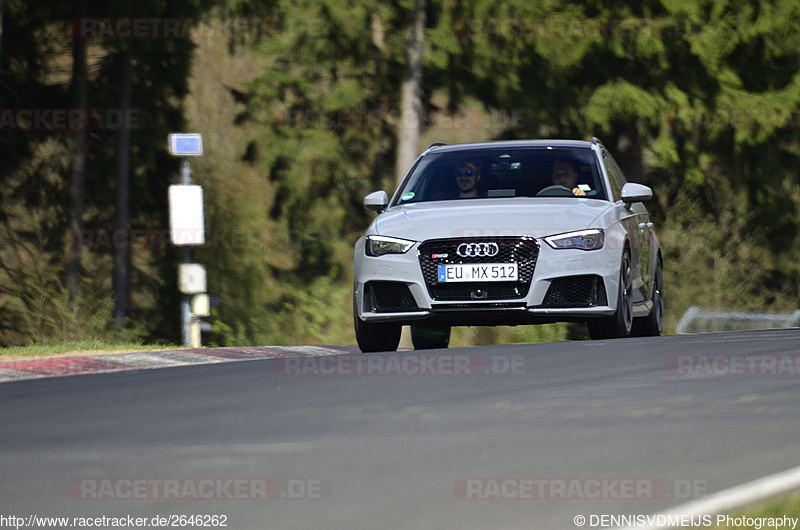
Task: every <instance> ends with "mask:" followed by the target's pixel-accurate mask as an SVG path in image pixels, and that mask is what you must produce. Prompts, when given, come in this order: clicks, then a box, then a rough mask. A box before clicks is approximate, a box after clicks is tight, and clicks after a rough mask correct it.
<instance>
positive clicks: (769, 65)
mask: <svg viewBox="0 0 800 530" xmlns="http://www.w3.org/2000/svg"><path fill="white" fill-rule="evenodd" d="M0 12H1V13H2V20H1V21H0V27H2V33H1V34H0V109H2V110H0V112H2V115H0V345H2V346H12V345H21V344H29V343H32V342H57V341H70V340H81V339H90V338H91V339H94V338H100V339H105V340H112V341H113V340H120V339H124V340H137V341H144V342H154V343H159V342H173V343H174V342H179V341H180V322H179V320H180V312H179V302H180V298H179V295H178V293H177V265H178V263H179V262H180V259H181V251H180V250H178V249H175V248H173V247H171V245H169V244H167V243H166V241H165V238H164V237H163V236H161V235H159V234H160V231H161V230H163V229H165V228H167V227H168V203H167V187H168V186H169V185H170V184H175V183H178V181H179V168H180V164H179V161H178V160H176V159H175V158H173V157H171V156H170V155H169V154H168V153H167V145H166V139H167V135H168V134H169V133H170V132H178V131H186V132H200V133H202V134H203V135H204V140H205V156H203V157H202V158H199V159H195V160H193V161H192V170H193V177H194V180H195V182H197V183H199V184H201V185H202V186H203V187H204V191H205V201H206V203H205V215H206V228H207V229H208V230H209V244H207V245H206V247H205V248H201V249H198V250H195V251H193V259H194V260H195V261H197V262H199V263H203V264H205V265H206V267H207V270H208V279H209V293H210V294H211V295H212V296H214V297H215V298H217V299H218V300H219V304H218V305H217V306H215V307H214V308H213V314H212V317H210V318H208V319H206V320H207V321H208V322H210V323H211V324H212V331H211V332H209V333H206V334H205V336H204V342H205V343H206V344H218V345H234V344H260V345H269V344H273V345H277V344H302V343H328V344H343V343H344V344H352V343H353V342H354V334H353V331H352V313H351V290H352V247H353V243H354V242H355V240H356V239H357V237H358V235H359V233H360V232H361V231H362V230H363V229H364V228H365V227H366V225H367V224H368V222H369V219H370V217H371V215H373V214H370V213H368V212H366V211H365V210H364V209H363V207H362V205H361V200H362V198H363V196H364V195H366V194H367V193H369V192H371V191H374V190H377V189H387V190H391V189H393V186H394V184H395V181H396V179H397V170H396V168H395V165H396V161H397V157H398V144H399V142H400V139H401V137H402V136H403V134H404V133H405V132H407V130H408V129H409V128H413V127H414V124H413V123H410V121H411V122H413V121H414V120H410V121H409V120H408V119H407V118H408V116H404V115H403V113H402V112H401V111H399V109H401V108H403V107H404V105H405V101H404V99H403V97H404V96H403V90H402V86H403V83H404V80H407V79H408V73H409V67H411V66H413V65H412V64H410V61H409V57H413V55H410V54H409V52H410V50H412V47H411V44H413V39H412V31H411V28H412V25H413V22H414V20H417V21H422V23H423V24H424V33H423V34H422V39H421V41H420V46H421V47H420V52H421V63H420V70H419V76H418V78H417V80H418V82H419V85H418V89H417V90H416V92H415V93H416V94H417V96H418V97H419V98H420V105H421V108H422V109H423V112H422V114H423V118H424V119H422V120H421V121H420V123H421V130H420V131H419V133H420V138H419V139H418V145H417V152H418V151H419V150H420V149H422V148H424V146H425V145H427V144H428V143H430V142H433V141H444V142H462V141H473V140H487V139H501V138H503V139H507V138H547V137H559V138H574V139H589V138H591V137H592V136H597V137H599V138H600V139H601V140H602V141H603V142H604V143H605V144H606V145H607V146H608V147H609V148H610V149H611V151H612V152H613V153H614V154H615V156H616V157H617V159H618V160H619V161H620V163H621V164H622V166H623V169H624V171H625V172H626V175H627V177H628V179H629V180H632V181H636V182H641V183H644V184H647V185H648V186H651V187H652V188H653V190H654V192H655V199H654V200H653V201H652V202H651V203H650V204H649V208H650V210H651V213H652V214H653V216H654V218H655V221H656V222H657V226H658V227H659V230H660V236H661V238H662V242H663V246H664V258H665V259H664V263H665V283H666V300H667V314H666V328H667V329H666V331H667V332H671V331H672V330H674V326H675V323H676V322H677V320H678V319H679V318H680V316H681V314H682V312H683V311H684V310H685V309H686V308H688V307H689V306H691V305H699V306H702V307H707V308H727V309H743V310H758V311H768V312H781V311H793V310H795V309H797V302H798V292H799V291H800V273H799V271H798V263H799V262H800V244H799V243H800V240H799V239H798V227H800V178H798V167H800V136H799V135H798V132H800V110H798V109H799V108H800V4H798V3H797V2H795V1H793V0H772V1H766V0H764V1H758V0H753V1H741V0H670V1H667V0H660V1H656V0H644V1H638V0H637V1H622V0H596V1H591V0H590V1H585V2H579V3H578V2H568V1H559V0H551V1H547V2H528V1H527V0H509V1H506V2H502V3H497V2H494V1H490V0H427V1H425V0H416V1H414V0H402V1H401V0H367V1H359V2H348V1H345V0H318V1H316V2H304V1H284V0H272V1H269V0H268V1H263V2H259V1H255V0H176V1H169V2H166V1H162V0H144V1H138V2H132V1H126V0H111V1H98V0H74V1H72V2H68V1H55V0H37V1H36V2H31V1H28V0H0ZM415 15H417V16H416V17H415ZM135 18H146V19H160V20H173V21H175V20H177V21H178V22H179V23H180V24H181V27H182V28H184V29H185V28H189V29H192V31H187V32H186V33H185V34H181V35H179V36H168V35H165V34H163V33H158V32H157V31H155V32H152V33H150V34H145V35H144V36H141V35H140V36H139V37H138V38H126V37H125V36H124V35H120V34H119V33H116V34H115V33H113V32H112V33H111V34H106V35H101V34H100V33H99V32H98V33H92V32H91V31H89V32H88V33H87V29H86V28H87V27H88V26H81V25H80V22H81V21H86V20H95V21H97V20H99V21H101V22H102V21H103V20H105V21H106V22H108V21H111V22H112V24H113V23H114V21H119V20H125V19H135ZM231 21H238V22H237V23H238V24H240V25H239V26H238V28H239V29H238V30H236V29H235V28H236V27H237V26H233V25H231V24H230V22H231ZM93 27H96V26H93ZM97 27H101V26H97ZM232 28H233V29H232ZM87 37H90V38H87ZM412 71H413V70H412ZM31 109H38V110H36V111H37V112H39V113H40V115H41V112H42V111H43V110H45V109H54V110H58V109H79V110H80V111H81V112H84V113H85V115H86V116H91V120H89V122H90V123H88V124H87V125H86V126H81V127H77V126H76V127H70V126H62V125H59V124H58V123H56V122H54V121H53V120H50V122H49V123H40V124H38V125H39V126H37V127H34V126H29V125H26V123H25V122H22V123H20V120H19V119H18V118H20V116H21V115H22V114H20V112H21V111H24V110H31ZM120 115H122V116H124V117H126V119H124V120H123V121H122V122H121V125H120V123H118V122H115V121H114V119H116V118H117V117H119V116H120ZM82 116H83V114H82ZM117 228H123V229H126V230H129V232H128V233H131V234H139V235H140V237H139V239H137V240H136V241H135V244H133V245H131V246H130V247H127V246H126V245H115V244H113V243H110V244H109V243H108V242H105V241H103V240H102V234H104V233H106V231H113V230H115V229H117ZM142 234H144V235H143V236H142ZM580 335H581V334H580V332H579V331H576V330H575V329H574V326H573V327H570V326H568V325H550V326H538V327H520V328H498V329H480V328H478V329H462V330H458V331H457V332H456V333H455V335H454V339H453V341H452V343H453V344H454V345H468V344H480V343H485V342H490V341H491V342H525V341H528V342H532V341H538V340H558V339H564V338H572V337H578V336H580Z"/></svg>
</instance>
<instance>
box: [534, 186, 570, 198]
mask: <svg viewBox="0 0 800 530" xmlns="http://www.w3.org/2000/svg"><path fill="white" fill-rule="evenodd" d="M536 196H537V197H573V196H574V194H573V193H572V190H571V189H569V188H567V187H566V186H559V185H557V184H556V185H554V186H547V187H546V188H544V189H542V190H541V191H539V193H537V194H536Z"/></svg>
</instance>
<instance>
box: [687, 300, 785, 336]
mask: <svg viewBox="0 0 800 530" xmlns="http://www.w3.org/2000/svg"><path fill="white" fill-rule="evenodd" d="M797 327H800V309H798V310H797V311H795V312H794V313H754V312H747V311H715V310H711V309H703V308H700V307H697V306H692V307H690V308H689V309H687V310H686V312H685V313H684V314H683V316H682V317H681V319H680V321H679V322H678V325H677V327H676V328H675V332H676V333H678V334H679V335H687V334H690V333H716V332H721V331H754V330H760V329H789V328H797Z"/></svg>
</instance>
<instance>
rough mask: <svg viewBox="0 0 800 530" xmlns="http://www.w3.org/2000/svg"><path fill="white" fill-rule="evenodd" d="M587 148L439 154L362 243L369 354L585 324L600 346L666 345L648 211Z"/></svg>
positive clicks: (371, 199)
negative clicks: (498, 330)
mask: <svg viewBox="0 0 800 530" xmlns="http://www.w3.org/2000/svg"><path fill="white" fill-rule="evenodd" d="M652 195H653V194H652V191H651V189H650V188H648V187H647V186H644V185H641V184H635V183H629V182H626V180H625V177H624V175H623V174H622V171H621V170H620V169H619V166H618V165H617V163H616V162H615V161H614V159H613V157H612V156H611V154H610V153H609V151H608V150H607V149H606V148H605V147H604V146H603V144H602V143H601V142H599V141H598V140H597V139H596V138H593V139H592V141H574V140H531V141H504V142H486V143H474V144H461V145H444V144H433V145H431V146H430V147H428V149H426V150H425V152H424V153H422V155H420V156H419V158H417V160H416V162H415V163H414V165H413V167H412V168H411V169H410V170H409V171H408V173H407V174H406V175H405V177H404V178H403V180H402V182H401V184H400V185H399V186H398V188H397V190H395V192H394V194H393V195H392V197H391V198H389V196H388V194H387V193H386V192H385V191H377V192H374V193H371V194H370V195H368V196H367V197H366V198H365V199H364V206H365V207H366V208H368V209H370V210H375V211H376V212H378V215H377V217H376V218H375V219H374V220H373V221H372V223H371V224H370V225H369V228H367V230H366V232H365V233H364V235H363V236H362V237H361V238H360V239H359V240H358V242H357V243H356V246H355V258H354V259H355V281H354V289H353V313H354V315H353V316H354V321H355V331H356V337H357V340H358V345H359V347H360V348H361V350H362V351H364V352H377V351H392V350H396V349H397V347H398V345H399V341H400V333H401V328H402V326H404V325H409V326H410V327H411V338H412V342H413V344H414V347H415V348H416V349H429V348H445V347H447V345H448V343H449V340H450V328H451V326H493V325H519V324H542V323H549V322H586V323H587V325H588V329H589V334H590V336H591V337H592V338H594V339H606V338H621V337H627V336H629V335H631V334H637V335H660V334H661V328H662V316H663V303H664V302H663V284H662V281H663V280H662V258H661V248H660V243H659V239H658V236H657V235H656V232H655V230H654V228H653V223H652V222H651V220H650V216H649V214H648V212H647V209H646V208H645V206H644V204H643V203H644V202H646V201H648V200H650V199H651V198H652Z"/></svg>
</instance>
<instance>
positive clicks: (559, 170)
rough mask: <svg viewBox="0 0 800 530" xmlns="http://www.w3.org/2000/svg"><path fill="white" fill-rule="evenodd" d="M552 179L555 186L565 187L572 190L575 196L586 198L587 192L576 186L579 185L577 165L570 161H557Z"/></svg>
mask: <svg viewBox="0 0 800 530" xmlns="http://www.w3.org/2000/svg"><path fill="white" fill-rule="evenodd" d="M550 178H551V179H552V180H553V184H554V185H555V186H564V187H565V188H569V189H571V190H572V194H573V195H577V196H578V197H586V192H585V191H583V190H582V189H580V188H579V187H577V186H576V184H577V183H578V171H577V170H576V169H575V164H574V163H573V162H572V161H570V160H556V161H555V162H554V163H553V169H552V172H551V173H550Z"/></svg>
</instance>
